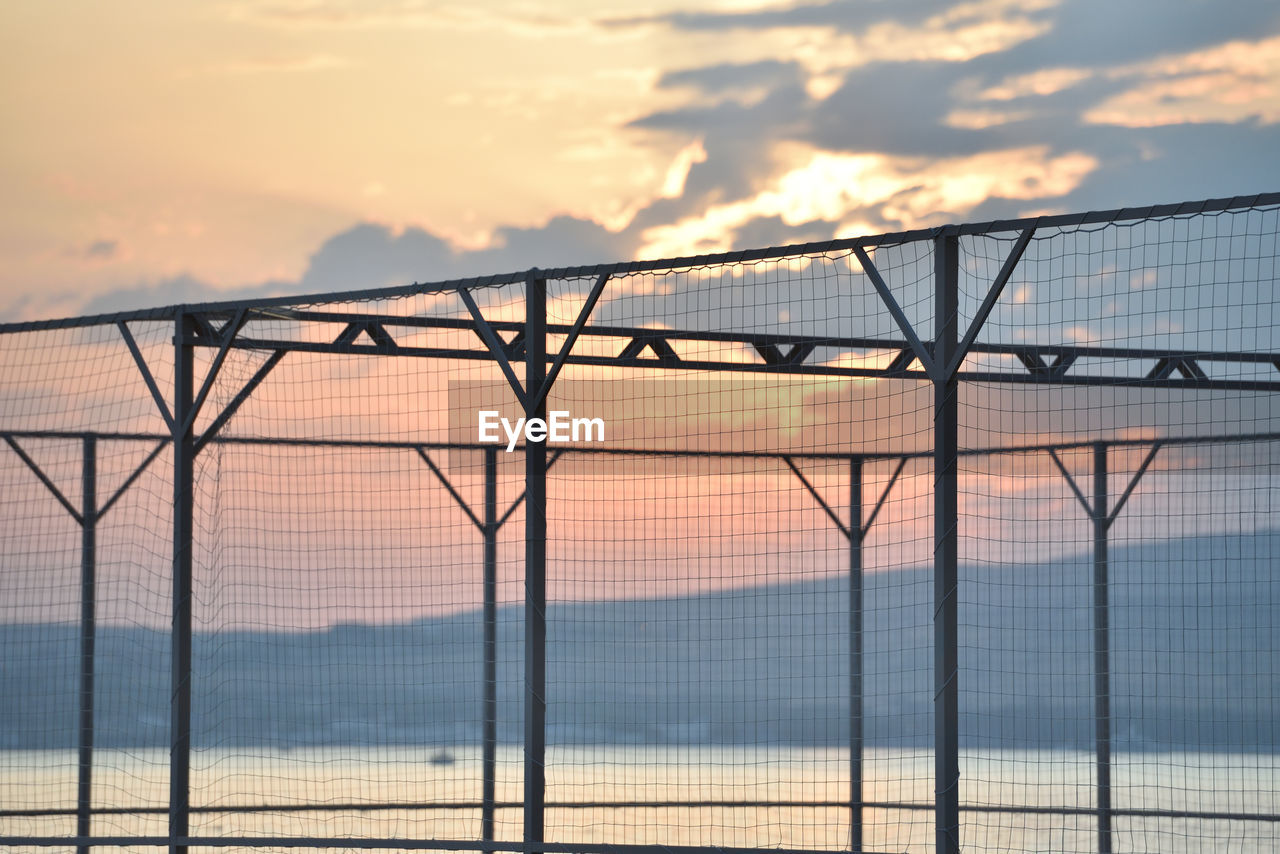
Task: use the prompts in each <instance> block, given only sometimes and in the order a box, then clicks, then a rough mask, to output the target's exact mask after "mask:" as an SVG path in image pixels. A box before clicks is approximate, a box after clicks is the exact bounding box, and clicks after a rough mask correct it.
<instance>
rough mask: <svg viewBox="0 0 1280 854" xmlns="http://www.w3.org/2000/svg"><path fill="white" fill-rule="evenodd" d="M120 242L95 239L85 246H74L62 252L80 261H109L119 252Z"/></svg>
mask: <svg viewBox="0 0 1280 854" xmlns="http://www.w3.org/2000/svg"><path fill="white" fill-rule="evenodd" d="M119 251H120V244H119V242H118V241H115V240H95V241H93V242H92V243H90V244H89V245H87V246H75V247H72V248H70V249H67V250H66V251H65V252H63V253H62V254H63V255H64V256H65V257H67V258H76V259H79V260H82V261H110V260H111V259H113V258H115V257H116V255H118V254H119Z"/></svg>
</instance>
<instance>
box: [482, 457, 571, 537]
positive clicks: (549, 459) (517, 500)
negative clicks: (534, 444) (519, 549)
mask: <svg viewBox="0 0 1280 854" xmlns="http://www.w3.org/2000/svg"><path fill="white" fill-rule="evenodd" d="M563 453H564V450H563V449H557V450H555V451H552V452H551V456H549V457H547V471H551V467H552V466H553V465H555V464H556V460H558V459H560V455H561V454H563ZM524 496H525V492H524V490H521V492H520V494H519V495H517V496H516V498H515V500H514V501H512V502H511V506H510V507H508V508H507V512H505V513H503V514H502V516H501V517H500V518H499V519H498V521H497V522H495V523H494V526H493V527H494V528H495V529H497V528H501V527H502V526H503V525H505V524H507V520H508V519H510V518H511V514H512V513H514V512H516V509H517V508H519V507H520V505H521V504H523V503H524Z"/></svg>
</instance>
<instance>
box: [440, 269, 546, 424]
mask: <svg viewBox="0 0 1280 854" xmlns="http://www.w3.org/2000/svg"><path fill="white" fill-rule="evenodd" d="M458 297H459V298H460V299H461V300H462V302H463V303H464V304H465V305H466V307H467V311H469V312H471V318H472V319H473V320H474V321H475V322H476V331H477V332H479V333H480V337H481V339H483V341H484V343H485V346H486V347H488V348H489V352H490V353H491V354H493V358H494V361H496V362H497V363H498V367H499V368H501V369H502V374H503V376H505V377H506V378H507V383H508V384H510V386H511V390H512V391H513V392H515V395H516V400H518V401H519V402H520V405H521V406H522V407H523V408H524V410H525V412H529V411H530V410H529V406H528V399H527V397H526V394H525V388H524V384H523V383H521V382H520V378H519V377H517V376H516V372H515V369H514V368H512V367H511V360H510V359H509V358H507V345H506V344H505V343H504V342H503V341H502V339H501V338H499V337H498V333H496V332H494V331H493V326H492V325H490V323H489V321H488V320H486V319H485V316H484V315H483V314H482V313H481V312H480V306H478V305H476V301H475V298H474V297H472V296H471V292H470V291H468V290H467V289H466V288H460V289H459V290H458Z"/></svg>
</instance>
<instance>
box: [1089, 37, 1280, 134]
mask: <svg viewBox="0 0 1280 854" xmlns="http://www.w3.org/2000/svg"><path fill="white" fill-rule="evenodd" d="M1110 76H1111V77H1112V78H1114V79H1119V80H1125V81H1132V82H1131V83H1130V88H1128V89H1126V90H1125V91H1124V92H1122V93H1120V94H1117V95H1115V96H1113V97H1111V98H1108V99H1107V100H1105V101H1103V102H1102V103H1100V104H1098V105H1097V106H1095V107H1093V108H1092V109H1090V110H1088V111H1087V112H1086V113H1085V116H1084V118H1085V120H1086V121H1089V122H1093V123H1095V124H1118V125H1124V126H1126V127H1153V126H1156V125H1168V124H1195V123H1205V122H1242V121H1261V122H1264V123H1267V124H1274V123H1276V122H1280V36H1275V37H1272V38H1269V39H1263V40H1260V41H1252V42H1248V41H1235V42H1229V43H1227V44H1222V45H1217V46H1215V47H1212V48H1206V49H1202V50H1197V51H1192V52H1189V53H1183V54H1177V55H1170V56H1163V57H1160V58H1158V59H1154V60H1149V61H1145V62H1140V63H1135V64H1132V65H1126V66H1121V67H1119V68H1116V69H1113V70H1112V71H1111V72H1110Z"/></svg>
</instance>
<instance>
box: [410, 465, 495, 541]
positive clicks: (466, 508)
mask: <svg viewBox="0 0 1280 854" xmlns="http://www.w3.org/2000/svg"><path fill="white" fill-rule="evenodd" d="M414 450H415V451H417V452H418V456H420V457H422V461H423V462H425V463H426V464H427V465H428V466H429V467H430V468H431V472H432V474H434V475H435V476H436V479H437V480H439V481H440V483H441V485H442V486H444V488H445V489H446V490H448V492H449V496H450V497H451V498H452V499H453V501H454V503H455V504H457V505H458V506H459V507H461V508H462V512H463V513H466V514H467V518H468V519H470V520H471V523H472V524H473V525H475V526H476V527H477V528H479V529H480V530H481V531H484V523H483V522H481V521H480V519H479V518H478V517H477V516H476V514H475V513H474V512H472V510H471V505H469V504H468V503H467V502H466V499H464V498H463V497H462V496H461V495H460V494H458V490H456V489H454V488H453V484H452V483H450V482H449V478H447V477H445V474H444V472H442V471H440V467H439V466H437V465H436V464H435V461H434V460H432V459H431V457H430V456H429V455H428V454H427V452H426V450H425V449H424V448H422V447H417V448H414Z"/></svg>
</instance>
